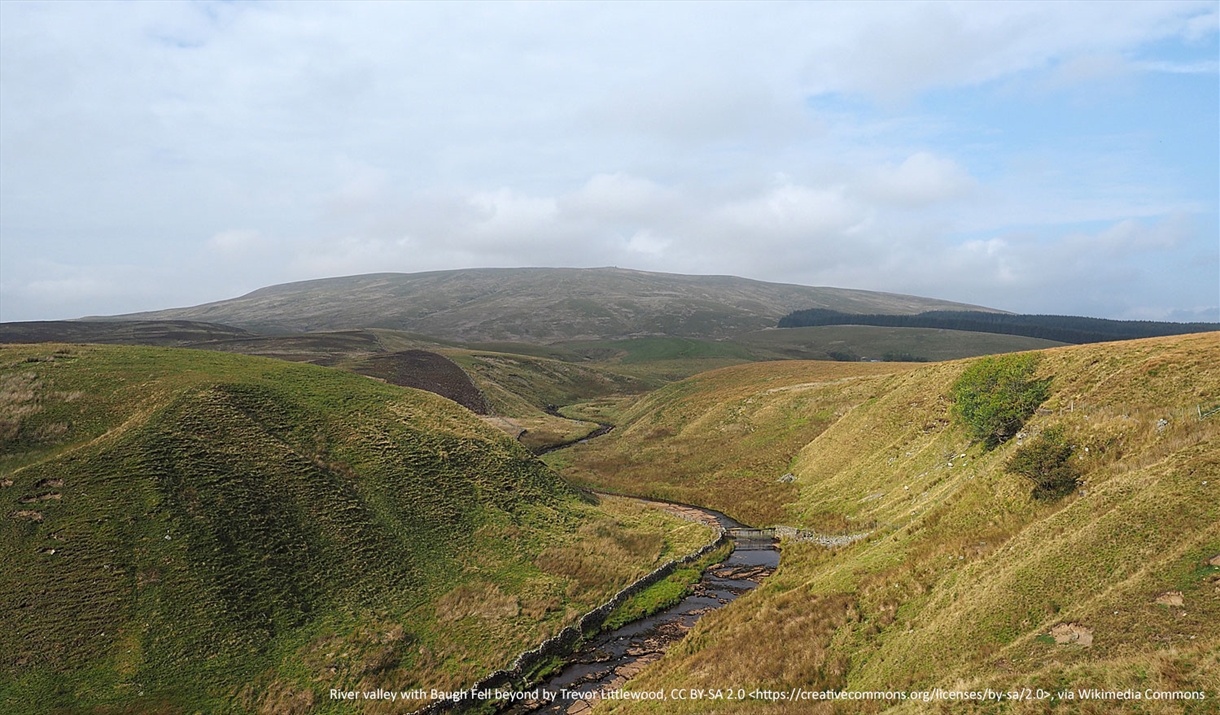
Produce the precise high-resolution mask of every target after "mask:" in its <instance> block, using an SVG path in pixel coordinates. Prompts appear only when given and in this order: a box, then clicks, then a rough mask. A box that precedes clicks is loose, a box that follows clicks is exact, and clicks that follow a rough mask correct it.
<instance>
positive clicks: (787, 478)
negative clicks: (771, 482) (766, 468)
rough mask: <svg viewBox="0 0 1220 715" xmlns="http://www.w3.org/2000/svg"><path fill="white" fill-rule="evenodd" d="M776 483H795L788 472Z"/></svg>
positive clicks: (793, 477)
mask: <svg viewBox="0 0 1220 715" xmlns="http://www.w3.org/2000/svg"><path fill="white" fill-rule="evenodd" d="M776 481H777V482H779V483H780V484H791V483H792V482H795V481H796V477H795V476H793V474H792V472H788V473H787V474H785V475H784V476H782V477H780V478H779V479H777V480H776Z"/></svg>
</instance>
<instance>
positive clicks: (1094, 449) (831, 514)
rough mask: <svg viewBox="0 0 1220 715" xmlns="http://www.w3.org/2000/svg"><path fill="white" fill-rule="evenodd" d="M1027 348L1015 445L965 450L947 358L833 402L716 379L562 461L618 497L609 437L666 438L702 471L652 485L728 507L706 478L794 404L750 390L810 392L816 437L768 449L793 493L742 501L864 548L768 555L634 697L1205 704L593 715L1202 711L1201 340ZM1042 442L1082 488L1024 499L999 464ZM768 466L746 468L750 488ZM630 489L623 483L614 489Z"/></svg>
mask: <svg viewBox="0 0 1220 715" xmlns="http://www.w3.org/2000/svg"><path fill="white" fill-rule="evenodd" d="M1040 355H1041V356H1042V357H1041V360H1040V361H1039V362H1038V363H1037V368H1036V370H1037V372H1036V373H1035V378H1037V379H1045V380H1049V386H1050V392H1049V397H1048V399H1047V400H1046V401H1045V402H1044V403H1043V404H1042V405H1041V407H1040V408H1039V409H1038V411H1037V413H1036V414H1034V415H1033V416H1032V417H1031V418H1030V419H1029V421H1028V422H1027V423H1026V424H1025V426H1024V427H1023V432H1022V434H1020V435H1019V436H1018V437H1017V438H1016V439H1013V440H1011V441H1009V442H1007V443H1005V444H1002V445H1000V446H999V447H997V448H995V449H993V450H987V449H986V447H985V446H984V445H983V444H981V443H974V442H972V440H971V438H970V437H969V435H968V434H967V432H966V430H965V428H964V427H963V426H962V425H961V424H960V423H959V421H958V420H957V419H956V418H955V417H954V415H953V413H952V409H951V408H952V400H951V397H950V394H951V390H950V388H951V386H952V384H953V383H954V381H955V380H956V379H957V377H958V376H959V375H961V373H962V372H963V370H964V369H966V367H967V366H969V365H970V364H972V362H971V361H958V362H951V363H940V364H934V365H928V366H922V367H917V368H915V369H903V370H898V371H895V372H893V373H892V374H889V375H877V376H872V377H869V376H860V377H856V378H855V379H841V380H840V384H841V385H843V386H844V389H843V391H842V393H841V398H840V399H841V400H842V402H841V403H839V404H838V405H834V404H829V403H825V402H824V401H825V400H826V399H827V398H828V397H829V393H825V392H822V390H823V389H824V387H825V386H826V385H828V384H830V382H831V381H830V380H828V379H827V378H828V377H829V376H825V377H823V378H822V379H820V380H813V381H811V380H809V376H808V375H805V374H799V373H792V374H787V375H785V374H783V373H780V372H776V373H768V372H766V370H765V368H767V367H768V366H767V365H750V366H742V367H738V368H729V369H728V370H724V371H720V372H719V373H712V374H711V375H704V376H698V377H696V378H692V379H691V380H687V381H685V382H682V383H677V384H675V385H671V386H670V387H668V388H666V389H665V390H662V391H661V392H659V393H657V396H655V397H649V398H644V399H643V400H641V401H640V402H639V403H638V407H637V409H635V411H631V410H628V411H626V412H624V413H623V415H624V422H623V426H622V427H620V429H619V430H616V431H615V432H613V433H611V435H609V436H607V437H606V438H604V440H605V441H604V442H603V443H602V444H597V443H593V444H589V445H584V446H582V449H581V450H574V451H573V452H572V453H571V454H570V455H564V457H565V458H566V460H567V461H566V464H563V465H561V466H565V469H566V473H568V474H571V475H573V476H575V477H577V478H580V479H582V480H585V481H590V482H593V481H595V480H599V479H600V480H609V481H610V483H626V480H627V477H622V476H619V473H618V472H615V473H614V474H613V475H612V473H611V472H610V471H607V470H606V469H604V467H605V465H607V464H612V465H614V466H615V468H616V470H617V469H618V467H619V463H618V462H616V461H615V460H616V459H619V460H621V459H623V458H624V457H625V456H626V450H625V448H623V447H621V446H616V443H615V442H614V441H613V440H615V439H618V440H622V442H626V441H628V440H630V439H631V437H630V435H632V434H633V433H634V434H635V435H636V437H635V441H636V442H637V443H638V444H639V447H638V450H639V451H640V452H642V453H645V454H647V453H650V451H655V450H660V449H662V442H660V441H650V440H649V439H648V430H652V431H655V432H666V431H669V432H671V434H673V435H675V437H673V439H682V440H686V441H688V442H692V443H693V442H695V441H698V442H699V444H700V445H701V449H702V450H703V451H704V452H705V453H713V454H710V455H705V456H703V459H704V460H705V461H709V462H716V463H717V464H718V467H717V469H718V473H719V474H721V475H724V476H722V478H720V479H711V480H707V479H702V478H701V475H700V473H698V472H693V471H692V472H685V473H682V474H680V475H678V476H677V477H675V478H674V479H673V480H672V484H670V485H669V486H665V483H664V482H663V481H660V480H658V481H656V482H655V484H656V486H654V489H658V490H659V489H662V488H665V489H686V490H687V491H685V492H683V493H684V494H686V495H688V496H691V497H692V498H694V497H697V496H698V495H699V494H700V493H702V494H703V496H702V498H701V501H702V502H704V503H713V502H717V501H718V502H721V503H729V502H731V501H733V500H734V499H737V500H739V501H744V500H743V499H742V497H741V492H742V491H743V490H742V483H748V475H745V474H742V475H741V478H740V479H738V480H737V481H736V482H734V481H733V480H732V479H729V478H727V477H729V476H736V475H737V474H740V473H741V472H742V471H743V470H745V469H747V468H748V466H749V465H750V464H751V460H753V459H755V458H756V457H755V454H754V453H753V452H752V451H751V450H746V449H740V448H739V446H738V445H739V444H741V442H743V441H748V440H750V439H756V438H759V437H760V436H765V435H767V434H771V435H779V434H784V429H783V428H782V427H781V426H780V425H789V426H791V427H790V428H791V429H796V428H797V425H798V424H799V422H800V419H799V418H794V417H793V415H792V414H791V413H790V412H785V411H784V410H783V409H782V408H784V407H785V406H789V405H792V404H793V403H791V402H782V401H780V402H777V401H775V400H770V401H768V400H764V399H760V397H761V396H763V395H766V394H771V395H776V394H782V393H783V391H785V390H786V391H789V392H808V393H809V394H810V395H811V396H812V397H814V398H815V399H820V400H823V402H813V403H810V404H809V405H808V406H807V407H802V408H800V409H799V410H798V414H800V415H801V416H802V418H804V419H814V418H818V415H819V414H821V413H820V412H819V410H826V412H825V422H826V424H824V425H823V426H822V428H821V429H819V430H815V431H816V434H815V435H814V436H813V437H812V438H810V439H809V440H807V441H806V442H805V443H804V444H802V445H797V446H796V447H795V448H794V449H793V450H792V451H791V453H790V454H789V455H788V456H789V457H790V458H791V461H790V463H789V464H788V465H787V468H788V469H789V470H790V472H791V473H792V474H793V475H794V478H795V481H793V482H792V483H791V484H787V485H785V484H778V483H777V484H775V486H776V487H788V489H787V490H786V491H784V490H780V489H772V490H769V491H765V490H762V489H760V488H755V487H749V488H747V489H746V490H745V491H746V492H754V491H757V492H760V493H763V494H764V497H763V498H760V499H759V500H757V501H758V503H759V504H761V506H759V507H756V508H757V509H758V510H759V511H762V509H763V507H767V506H768V505H769V508H771V509H774V510H775V513H776V514H777V515H776V516H775V518H774V520H773V521H772V522H771V523H784V524H787V525H790V526H795V527H804V528H813V529H816V530H818V531H819V532H822V533H838V534H844V535H849V534H862V535H867V536H865V537H864V538H863V539H862V540H860V541H857V542H855V543H853V544H852V545H850V546H846V547H843V548H839V549H835V550H828V549H825V548H823V547H820V546H817V545H814V544H809V543H795V542H792V541H788V542H786V543H785V545H784V549H783V551H784V553H783V561H782V565H781V568H780V570H779V571H778V572H777V573H776V575H775V576H773V577H772V578H770V579H769V580H768V581H767V582H765V583H764V584H763V586H762V587H761V588H760V589H758V590H757V591H755V592H753V593H751V594H749V595H747V596H745V597H742V598H741V599H739V600H737V601H735V602H733V603H732V604H731V605H730V606H728V607H726V608H725V609H722V610H720V611H716V612H714V613H712V614H709V615H708V616H707V617H705V618H704V619H702V620H701V621H700V622H699V623H698V625H697V626H696V627H695V629H694V630H693V631H692V632H691V634H689V635H688V636H687V638H686V639H685V640H684V641H683V642H682V643H681V644H680V645H679V646H677V647H676V648H674V649H673V650H671V651H670V652H669V653H668V654H667V655H666V657H665V658H664V659H662V660H661V661H659V662H658V663H657V664H655V665H653V666H651V667H650V668H649V669H648V670H646V671H645V672H644V673H643V674H642V675H641V676H639V677H638V678H637V679H636V680H635V681H633V683H632V687H633V688H634V689H637V690H657V689H662V688H666V689H667V688H726V687H730V686H731V687H734V688H736V687H743V688H745V689H746V690H747V691H749V690H750V689H752V688H755V687H759V688H771V689H774V690H777V691H783V692H789V691H790V689H791V688H803V689H806V690H811V691H813V690H816V691H822V690H850V691H887V690H902V691H911V690H928V689H931V688H935V687H940V688H944V689H946V690H975V689H977V690H981V689H984V688H991V689H993V690H1003V691H1008V690H1012V689H1020V688H1025V687H1029V688H1039V687H1040V688H1043V689H1045V690H1046V691H1048V692H1051V693H1057V692H1058V691H1060V690H1064V689H1079V688H1096V689H1101V690H1112V691H1113V690H1125V689H1133V690H1136V691H1139V692H1140V693H1141V694H1142V693H1143V692H1144V691H1145V690H1148V691H1149V692H1158V693H1159V692H1175V691H1177V692H1180V691H1190V692H1200V691H1203V692H1206V693H1207V695H1208V698H1209V700H1207V701H1205V702H1198V701H1167V700H1143V701H1141V702H1139V703H1135V704H1131V703H1125V704H1124V703H1116V702H1114V701H1108V702H1094V703H1087V702H1084V703H1082V702H1079V701H1075V702H1073V701H1067V700H1062V701H1061V700H1059V699H1058V698H1057V697H1056V698H1055V699H1054V700H1048V701H1045V702H1038V701H1034V702H1026V703H1017V702H1006V703H1003V704H999V705H997V704H995V703H992V704H990V705H987V704H983V703H978V702H976V703H973V704H972V703H963V702H953V703H949V702H940V703H924V702H915V701H907V702H891V703H886V702H884V701H860V700H853V701H839V702H828V701H806V702H801V703H792V702H778V703H769V702H765V701H763V700H747V701H746V702H743V703H725V702H718V703H710V702H706V701H705V702H685V703H683V702H676V701H673V700H670V701H667V702H665V703H663V704H657V705H651V706H650V705H647V704H620V703H609V704H607V707H606V711H607V712H611V713H617V712H637V711H640V712H643V711H648V712H666V713H669V712H695V711H715V712H718V713H736V712H766V713H869V712H882V711H884V712H893V713H922V712H955V713H956V712H989V713H990V712H996V713H999V712H1003V713H1010V712H1011V713H1042V712H1072V713H1075V712H1080V713H1110V712H1141V713H1166V714H1168V713H1183V712H1188V713H1189V712H1195V713H1204V712H1215V704H1216V702H1217V700H1216V699H1217V698H1220V629H1217V628H1216V625H1215V624H1216V623H1220V558H1217V557H1220V439H1218V437H1220V412H1217V410H1216V408H1217V407H1220V334H1217V333H1210V334H1203V335H1194V336H1181V337H1171V338H1155V339H1149V340H1140V341H1132V342H1125V343H1111V344H1102V345H1089V346H1079V347H1068V348H1058V349H1053V350H1047V351H1043V352H1042V353H1040ZM781 365H782V364H781ZM777 367H778V366H777ZM747 369H750V370H754V372H748V371H747ZM729 374H732V375H733V376H734V379H732V380H729V379H727V375H729ZM713 377H715V378H717V379H713ZM811 383H812V384H811ZM734 391H735V392H734ZM730 392H734V394H735V395H736V398H735V400H733V399H729V398H732V397H733V395H730V394H729V393H730ZM667 393H668V394H669V395H670V396H669V398H668V401H669V403H670V406H669V407H667V406H666V404H665V401H664V400H662V399H661V396H662V395H664V394H667ZM819 395H821V397H818V396H819ZM702 403H707V404H720V403H725V405H726V406H725V407H724V408H723V409H720V410H718V411H712V412H710V413H708V414H707V415H706V416H705V417H704V418H701V417H700V415H699V412H698V410H695V409H689V410H684V409H682V408H681V406H682V405H684V404H685V405H687V406H689V407H691V408H693V407H695V406H697V405H700V404H702ZM819 405H822V406H821V407H819ZM777 408H780V409H777ZM1044 434H1061V435H1064V438H1065V439H1066V441H1067V442H1068V443H1069V445H1070V447H1071V451H1070V455H1071V456H1070V459H1071V460H1072V463H1073V464H1074V465H1075V468H1076V469H1077V470H1078V472H1079V474H1080V475H1081V488H1080V489H1079V490H1078V491H1075V492H1074V493H1071V494H1069V495H1068V496H1066V497H1063V498H1061V499H1053V498H1048V499H1036V498H1034V496H1033V491H1034V490H1033V488H1032V483H1031V482H1030V481H1029V480H1027V479H1025V478H1024V477H1022V476H1019V475H1017V474H1014V473H1013V472H1012V471H1011V470H1010V469H1009V468H1008V465H1009V463H1010V461H1011V460H1012V459H1013V456H1014V455H1015V454H1016V453H1017V450H1019V449H1022V448H1023V446H1027V445H1031V444H1036V443H1037V441H1038V439H1039V437H1037V435H1044ZM620 444H621V443H620ZM783 456H784V455H783V452H782V450H780V451H778V452H777V453H776V455H775V456H774V457H773V458H772V459H771V462H769V463H768V464H769V465H770V466H768V469H769V471H770V474H768V477H770V476H771V475H773V474H775V472H776V471H777V470H778V467H777V466H775V465H779V464H780V463H782V458H783ZM735 470H736V471H735ZM657 471H658V473H659V472H662V471H664V470H657ZM644 476H645V475H643V474H641V473H639V472H638V471H637V478H636V479H635V480H634V481H635V482H636V483H642V482H644ZM615 480H622V481H618V482H616V481H615Z"/></svg>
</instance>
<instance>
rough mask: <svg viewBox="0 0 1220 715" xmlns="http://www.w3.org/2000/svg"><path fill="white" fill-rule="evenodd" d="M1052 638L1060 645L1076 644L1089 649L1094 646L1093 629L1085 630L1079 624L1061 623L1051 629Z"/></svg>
mask: <svg viewBox="0 0 1220 715" xmlns="http://www.w3.org/2000/svg"><path fill="white" fill-rule="evenodd" d="M1051 637H1052V638H1054V639H1055V642H1056V643H1058V644H1059V645H1069V644H1073V643H1074V644H1076V645H1079V646H1084V647H1086V648H1087V647H1089V646H1091V645H1093V629H1092V628H1085V627H1084V626H1082V625H1080V624H1078V623H1060V624H1059V625H1057V626H1054V627H1052V628H1051Z"/></svg>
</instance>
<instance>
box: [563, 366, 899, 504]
mask: <svg viewBox="0 0 1220 715" xmlns="http://www.w3.org/2000/svg"><path fill="white" fill-rule="evenodd" d="M912 367H914V366H913V365H909V364H899V363H837V362H825V361H821V362H814V361H784V362H770V363H753V364H747V365H739V366H736V367H728V368H724V369H721V370H715V371H712V372H706V373H701V374H699V375H696V376H694V377H692V378H689V379H686V380H683V381H681V382H676V383H673V384H670V385H666V386H665V387H662V388H661V389H659V390H656V391H655V392H651V393H649V394H647V395H645V396H643V397H641V398H638V399H637V400H636V401H635V402H634V403H631V404H630V405H628V406H624V405H621V404H620V405H613V406H612V409H614V412H613V420H614V421H615V422H616V423H617V424H618V427H616V428H615V430H614V431H613V432H611V433H610V434H609V435H606V436H605V437H601V438H599V439H598V440H596V441H593V442H589V443H586V444H581V445H576V446H574V447H572V448H571V449H568V450H564V451H563V452H557V453H554V454H550V455H547V457H546V460H547V462H548V463H549V464H551V465H552V466H554V467H556V468H558V469H560V470H561V471H562V473H563V474H564V476H565V477H567V478H569V479H571V480H573V481H575V482H577V483H579V484H585V485H588V486H592V487H596V488H598V489H605V490H609V491H617V492H622V493H628V494H638V495H644V496H650V497H654V498H658V499H669V500H673V501H680V502H687V503H696V504H699V505H702V506H709V507H712V508H714V509H717V510H720V511H723V512H725V513H726V514H729V515H730V516H732V517H734V518H736V519H738V520H740V521H742V522H744V523H747V524H759V525H766V524H775V523H779V522H782V521H783V519H784V517H785V516H786V514H787V512H786V510H785V509H786V507H785V505H786V504H788V503H790V502H792V501H794V500H795V499H796V496H797V486H796V485H795V484H794V483H790V482H786V481H782V480H781V478H782V477H783V476H784V474H785V473H787V472H789V471H791V469H792V467H793V464H792V462H793V458H794V457H795V456H796V455H797V453H798V452H799V451H800V450H801V448H802V447H804V446H805V445H806V444H808V443H809V441H810V440H812V439H813V438H814V437H816V436H817V435H818V434H820V433H821V432H822V431H823V430H825V429H826V428H827V427H829V426H830V425H831V424H833V423H834V422H835V421H836V420H837V419H838V418H839V417H841V416H842V415H843V414H845V413H846V412H847V411H849V410H850V409H851V408H852V407H854V406H855V405H856V404H857V403H859V402H860V401H862V400H865V399H868V397H870V396H871V395H873V394H874V393H875V391H876V390H877V389H878V388H877V387H876V383H877V380H878V377H877V376H879V375H881V376H883V375H889V374H892V373H896V372H902V371H905V370H909V369H912ZM580 407H581V406H577V408H576V409H575V410H569V414H573V413H575V414H579V413H580V412H581V410H580Z"/></svg>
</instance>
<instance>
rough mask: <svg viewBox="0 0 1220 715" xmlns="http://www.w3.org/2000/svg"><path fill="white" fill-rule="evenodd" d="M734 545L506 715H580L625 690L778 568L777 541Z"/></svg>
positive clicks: (570, 660) (726, 524) (692, 513)
mask: <svg viewBox="0 0 1220 715" xmlns="http://www.w3.org/2000/svg"><path fill="white" fill-rule="evenodd" d="M666 508H669V509H671V510H673V511H675V512H677V513H680V514H682V515H683V516H686V517H687V518H697V519H699V520H700V521H707V522H709V523H710V522H717V523H719V525H720V526H721V528H723V529H725V530H726V531H727V530H729V529H735V528H740V527H741V526H742V525H741V524H739V523H738V522H736V521H734V520H733V519H731V518H729V517H727V516H725V515H724V514H720V513H718V512H714V511H710V510H707V509H700V508H697V507H692V506H686V505H676V504H675V505H666ZM734 545H735V548H734V550H733V553H732V554H730V555H729V557H728V558H727V559H725V560H724V562H723V563H720V564H715V565H713V566H712V567H710V568H708V569H707V570H706V571H704V573H703V577H702V579H701V580H700V581H699V583H698V584H696V585H695V588H694V590H693V591H692V592H691V593H690V594H689V595H687V596H686V597H685V598H683V599H682V600H681V601H679V602H678V603H677V604H675V605H673V606H671V607H669V608H667V609H665V610H663V611H660V612H658V613H655V614H653V615H651V616H648V617H646V618H642V619H640V620H638V621H633V622H632V623H628V624H627V625H624V626H622V627H621V628H618V629H616V630H613V631H610V632H607V633H602V634H600V635H598V636H597V637H595V638H593V639H592V640H590V641H589V642H587V643H585V644H584V645H583V646H582V647H581V648H580V649H578V650H577V651H576V652H575V653H572V654H571V655H570V656H568V657H567V658H566V659H565V665H564V666H563V667H562V668H561V669H560V670H558V671H557V672H555V673H554V674H552V675H551V676H549V677H547V678H546V679H544V680H543V681H542V682H541V683H540V684H539V685H538V686H537V688H536V689H537V690H538V691H540V692H541V691H545V697H544V698H540V699H536V700H526V701H524V702H518V703H515V704H512V705H511V706H509V707H506V708H505V709H504V710H503V711H502V712H504V713H508V714H509V715H520V714H523V713H546V714H548V715H550V714H553V713H565V714H571V715H576V714H577V713H583V712H585V711H587V710H589V709H591V708H592V704H593V703H592V702H590V701H591V700H596V699H597V697H598V695H599V694H600V693H604V692H608V691H614V690H617V689H619V688H622V687H623V686H624V685H626V683H627V681H628V680H629V679H630V678H632V677H633V676H634V675H635V674H636V673H639V672H640V671H641V670H643V669H644V667H645V666H647V665H648V664H649V663H652V662H653V661H655V660H658V659H659V658H660V657H661V656H662V655H664V654H665V651H666V650H668V649H669V647H670V646H672V645H673V644H674V643H676V642H678V641H679V640H681V639H682V637H683V636H685V635H686V632H687V631H689V630H690V629H691V628H692V627H693V626H694V625H695V623H696V622H697V621H698V620H699V619H700V618H701V617H702V616H703V615H704V614H707V613H709V612H711V611H714V610H716V609H717V608H723V607H724V606H726V605H728V604H729V603H731V602H732V601H733V600H734V599H736V598H737V597H738V596H741V595H742V594H744V593H746V592H748V591H750V590H751V589H753V588H755V587H757V586H758V584H759V583H760V582H761V581H762V580H763V579H764V578H766V577H767V576H769V575H771V573H773V572H774V571H775V569H776V568H777V567H778V566H779V557H780V554H779V549H778V548H777V544H776V542H775V540H774V539H767V538H764V539H735V540H734ZM589 693H592V694H593V696H592V697H591V698H588V697H584V695H585V694H589ZM565 694H567V695H566V696H565ZM573 694H579V695H573Z"/></svg>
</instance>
